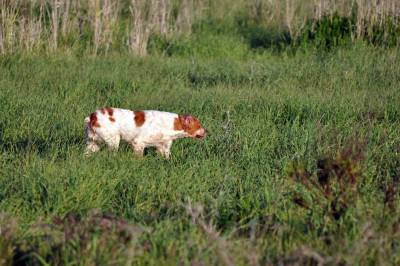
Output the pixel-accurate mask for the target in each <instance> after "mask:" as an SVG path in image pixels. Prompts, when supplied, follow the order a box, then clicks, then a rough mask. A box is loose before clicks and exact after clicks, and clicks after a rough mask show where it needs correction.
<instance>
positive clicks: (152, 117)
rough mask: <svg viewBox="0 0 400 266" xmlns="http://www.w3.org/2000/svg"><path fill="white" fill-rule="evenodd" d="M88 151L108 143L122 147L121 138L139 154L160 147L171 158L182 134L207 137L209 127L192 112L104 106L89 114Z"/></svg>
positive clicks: (86, 129) (115, 148) (158, 149)
mask: <svg viewBox="0 0 400 266" xmlns="http://www.w3.org/2000/svg"><path fill="white" fill-rule="evenodd" d="M84 122H85V137H86V144H87V146H86V150H85V154H86V155H89V154H91V153H94V152H97V151H99V150H100V146H99V145H100V144H101V143H105V144H106V145H107V146H108V147H109V149H110V150H118V146H119V142H120V140H121V139H122V140H124V141H126V142H128V143H129V144H130V145H131V146H132V148H133V150H134V152H135V154H136V155H138V156H143V153H144V149H145V148H146V147H156V149H157V151H158V153H160V154H161V155H162V156H164V157H165V158H166V159H169V158H170V156H171V146H172V142H173V141H174V140H175V139H178V138H185V137H189V138H193V139H204V137H205V136H206V133H207V130H206V129H205V128H203V126H202V125H201V123H200V121H199V120H198V119H197V118H196V117H194V116H192V115H189V114H185V115H180V114H175V113H169V112H162V111H155V110H144V111H131V110H127V109H120V108H109V107H108V108H102V109H98V110H96V111H95V112H93V113H91V114H90V115H89V116H88V117H86V118H85V120H84Z"/></svg>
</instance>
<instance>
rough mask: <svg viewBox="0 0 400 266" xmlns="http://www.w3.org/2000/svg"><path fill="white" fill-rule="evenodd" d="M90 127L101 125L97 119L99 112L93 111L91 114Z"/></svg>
mask: <svg viewBox="0 0 400 266" xmlns="http://www.w3.org/2000/svg"><path fill="white" fill-rule="evenodd" d="M89 124H90V127H92V128H93V127H100V124H99V122H98V121H97V114H96V113H91V114H90V122H89Z"/></svg>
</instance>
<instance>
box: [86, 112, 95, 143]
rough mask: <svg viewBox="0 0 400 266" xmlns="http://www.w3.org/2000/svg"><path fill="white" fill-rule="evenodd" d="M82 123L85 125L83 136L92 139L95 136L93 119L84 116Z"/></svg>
mask: <svg viewBox="0 0 400 266" xmlns="http://www.w3.org/2000/svg"><path fill="white" fill-rule="evenodd" d="M84 125H85V137H86V140H94V139H95V136H96V131H95V130H94V128H93V121H92V119H91V117H89V116H88V117H85V120H84Z"/></svg>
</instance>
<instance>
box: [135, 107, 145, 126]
mask: <svg viewBox="0 0 400 266" xmlns="http://www.w3.org/2000/svg"><path fill="white" fill-rule="evenodd" d="M134 119H135V124H136V126H137V127H141V126H142V125H143V124H144V121H146V118H145V114H144V112H143V111H135V118H134Z"/></svg>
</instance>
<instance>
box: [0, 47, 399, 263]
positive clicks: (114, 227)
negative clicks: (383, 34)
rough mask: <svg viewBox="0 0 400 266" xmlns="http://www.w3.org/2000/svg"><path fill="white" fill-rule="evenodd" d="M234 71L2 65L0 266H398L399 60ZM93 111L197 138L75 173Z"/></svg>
mask: <svg viewBox="0 0 400 266" xmlns="http://www.w3.org/2000/svg"><path fill="white" fill-rule="evenodd" d="M244 58H246V59H244ZM244 58H233V59H229V58H214V59H211V58H209V59H206V58H202V59H198V58H196V57H192V58H182V57H172V58H165V57H157V56H152V57H148V58H145V59H135V58H129V57H126V56H122V55H121V56H109V57H97V58H90V57H83V58H77V57H71V56H66V55H60V56H47V57H46V56H17V55H14V56H4V57H2V58H1V59H0V114H1V115H0V210H1V212H2V214H1V215H0V223H1V229H2V230H1V231H0V236H1V238H0V263H5V264H6V263H11V262H12V261H14V263H15V262H21V263H22V262H25V263H32V264H46V263H49V264H66V265H72V264H74V265H76V264H79V265H88V264H90V265H95V264H125V263H127V264H130V263H136V264H153V265H160V264H161V263H162V264H168V265H176V264H184V265H189V264H191V265H212V264H224V265H234V264H238V265H240V264H252V265H259V264H261V265H264V264H279V263H283V264H289V263H300V264H313V263H327V264H340V263H341V264H350V265H352V264H364V265H365V264H383V265H384V264H399V263H400V256H399V254H400V225H399V224H400V223H399V221H400V213H399V208H397V206H398V205H399V200H398V197H397V196H398V192H397V182H398V181H397V179H398V177H399V174H400V172H399V167H400V160H399V155H400V154H399V153H400V134H399V133H400V124H399V119H400V118H399V117H400V107H399V102H400V91H399V84H400V83H399V82H400V66H399V64H398V62H399V60H400V56H399V53H398V52H397V51H396V50H379V49H373V48H370V47H364V46H363V45H356V46H354V47H353V48H351V49H338V50H335V51H332V52H330V53H312V52H311V53H301V52H299V53H297V54H296V55H286V54H281V55H276V54H269V53H264V54H253V55H251V56H248V57H244ZM104 106H114V107H121V108H129V109H135V110H138V109H139V110H140V109H159V110H166V111H171V112H177V113H192V114H194V115H196V116H198V117H199V119H200V120H201V121H202V122H203V124H204V126H205V127H207V128H208V129H209V131H210V132H211V133H210V135H209V136H208V137H207V139H206V140H205V141H203V142H196V141H192V140H186V139H185V140H178V141H176V142H175V143H174V146H173V148H172V155H173V158H172V160H171V161H165V160H164V159H162V158H161V157H159V156H157V155H156V153H155V152H154V151H153V150H150V151H149V152H148V154H147V156H145V158H143V159H139V158H135V157H134V155H133V153H132V151H131V150H130V148H129V147H128V146H127V145H123V146H122V147H121V148H120V150H119V151H118V152H116V153H110V152H108V151H107V150H106V149H103V150H102V151H101V152H99V153H97V154H95V155H94V156H92V157H90V158H85V157H84V156H83V149H84V141H83V136H84V135H83V119H84V117H85V116H87V115H88V114H89V113H90V112H92V111H93V110H95V109H96V108H99V107H104ZM322 158H327V160H328V161H329V162H330V163H329V164H327V165H325V166H324V165H322V166H321V162H322V161H321V160H320V159H322ZM324 162H326V161H324ZM318 168H320V169H318ZM321 169H322V170H321ZM321 171H325V172H327V176H329V178H330V180H331V181H330V182H331V183H329V184H328V185H326V183H323V181H321ZM304 177H307V178H308V179H309V180H319V181H318V182H319V183H318V182H314V183H313V184H312V185H310V184H308V183H307V181H304V180H303V179H304ZM353 179H354V180H355V181H354V180H353ZM296 180H297V181H296ZM302 180H303V181H302ZM349 180H350V181H349ZM351 180H353V181H351ZM307 184H308V185H307ZM327 189H328V190H329V191H328V192H327ZM338 206H339V207H338Z"/></svg>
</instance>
